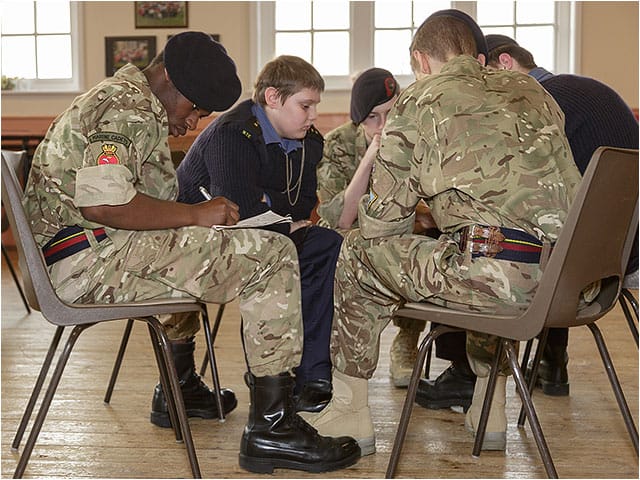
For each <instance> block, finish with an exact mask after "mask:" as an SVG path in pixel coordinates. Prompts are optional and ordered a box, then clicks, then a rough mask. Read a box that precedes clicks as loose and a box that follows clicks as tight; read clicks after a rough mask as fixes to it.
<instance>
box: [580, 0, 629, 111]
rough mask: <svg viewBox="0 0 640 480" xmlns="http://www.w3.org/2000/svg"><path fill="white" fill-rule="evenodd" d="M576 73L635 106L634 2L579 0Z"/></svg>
mask: <svg viewBox="0 0 640 480" xmlns="http://www.w3.org/2000/svg"><path fill="white" fill-rule="evenodd" d="M581 37H582V46H581V49H580V52H581V55H580V66H581V68H580V72H578V73H579V74H580V75H585V76H587V77H593V78H596V79H598V80H600V81H601V82H604V83H606V84H607V85H609V86H610V87H612V88H613V89H614V90H616V91H617V92H618V93H619V94H620V96H622V98H624V99H625V100H626V102H627V103H628V104H629V106H631V107H635V108H637V107H638V2H582V31H581Z"/></svg>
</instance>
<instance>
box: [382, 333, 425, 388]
mask: <svg viewBox="0 0 640 480" xmlns="http://www.w3.org/2000/svg"><path fill="white" fill-rule="evenodd" d="M416 323H417V322H416ZM421 327H422V326H420V327H419V328H413V327H400V330H398V333H397V334H396V336H395V337H394V339H393V343H392V344H391V350H390V359H391V362H390V364H389V373H391V381H392V382H393V385H394V386H395V387H398V388H407V387H408V386H409V380H410V379H411V373H412V372H413V366H414V364H415V363H416V358H417V357H418V340H419V338H420V332H421V331H422V328H421Z"/></svg>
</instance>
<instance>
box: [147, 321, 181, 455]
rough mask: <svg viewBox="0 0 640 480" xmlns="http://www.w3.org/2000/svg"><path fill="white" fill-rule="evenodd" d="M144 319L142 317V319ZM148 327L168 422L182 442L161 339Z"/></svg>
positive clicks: (177, 439)
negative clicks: (165, 403)
mask: <svg viewBox="0 0 640 480" xmlns="http://www.w3.org/2000/svg"><path fill="white" fill-rule="evenodd" d="M143 320H144V319H143ZM147 327H148V329H149V337H150V338H151V346H152V347H153V353H154V355H155V357H156V364H157V365H158V376H159V378H160V386H161V387H162V392H163V393H164V398H165V401H166V402H167V412H168V413H169V423H170V424H171V428H173V432H174V434H175V436H176V442H178V443H182V442H183V436H182V433H183V432H182V429H181V424H180V422H179V420H178V412H177V407H176V404H175V400H174V398H175V392H173V391H172V386H171V382H170V381H169V371H168V369H167V365H166V362H165V359H164V356H163V353H162V348H161V340H160V338H158V335H157V333H156V331H155V330H154V329H153V328H152V327H151V325H149V324H147Z"/></svg>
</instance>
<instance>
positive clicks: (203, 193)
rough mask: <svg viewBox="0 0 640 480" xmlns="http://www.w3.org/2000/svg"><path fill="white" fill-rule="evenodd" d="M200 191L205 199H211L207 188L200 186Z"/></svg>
mask: <svg viewBox="0 0 640 480" xmlns="http://www.w3.org/2000/svg"><path fill="white" fill-rule="evenodd" d="M200 193H201V194H202V196H203V197H204V199H205V200H211V199H212V198H213V197H212V196H211V194H210V193H209V192H208V191H207V189H206V188H204V187H200Z"/></svg>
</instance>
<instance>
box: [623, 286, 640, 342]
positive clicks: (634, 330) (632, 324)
mask: <svg viewBox="0 0 640 480" xmlns="http://www.w3.org/2000/svg"><path fill="white" fill-rule="evenodd" d="M627 302H628V303H629V304H631V306H632V307H633V312H634V314H635V317H636V318H635V320H634V319H633V317H632V315H631V310H630V309H629V305H628V304H627ZM618 303H620V307H621V308H622V311H623V312H624V317H625V318H626V319H627V324H628V325H629V330H631V335H632V336H633V339H634V340H635V342H636V347H637V346H638V325H637V323H638V304H637V302H636V299H635V298H634V297H633V295H632V294H631V292H630V291H629V290H627V289H626V288H623V289H622V290H621V291H620V295H619V296H618Z"/></svg>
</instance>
